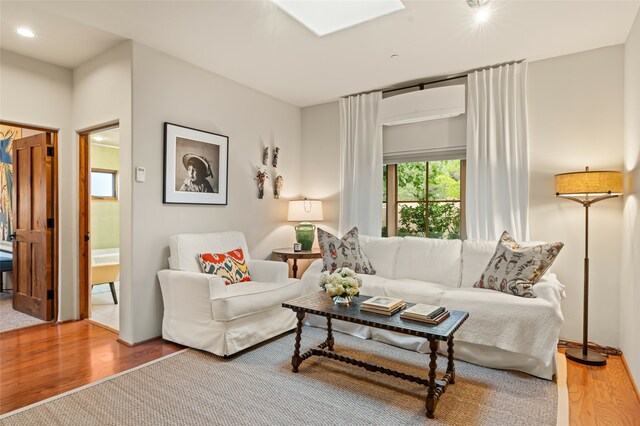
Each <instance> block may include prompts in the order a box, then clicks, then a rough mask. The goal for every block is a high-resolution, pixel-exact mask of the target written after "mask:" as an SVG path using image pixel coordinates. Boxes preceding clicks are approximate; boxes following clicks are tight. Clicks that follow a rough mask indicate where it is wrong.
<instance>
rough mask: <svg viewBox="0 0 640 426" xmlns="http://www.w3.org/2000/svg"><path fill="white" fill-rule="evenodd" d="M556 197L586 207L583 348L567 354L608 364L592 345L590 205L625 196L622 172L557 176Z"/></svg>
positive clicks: (582, 360)
mask: <svg viewBox="0 0 640 426" xmlns="http://www.w3.org/2000/svg"><path fill="white" fill-rule="evenodd" d="M555 186H556V196H557V197H564V198H566V199H568V200H572V201H576V202H578V203H580V204H582V206H583V207H584V215H585V216H584V217H585V222H584V307H583V317H582V349H575V348H574V349H567V351H566V352H565V356H566V357H567V358H569V359H570V360H572V361H575V362H578V363H580V364H587V365H605V364H606V363H607V358H606V357H605V356H604V355H601V354H599V353H597V352H595V351H590V350H589V349H588V348H589V346H588V343H589V342H588V334H589V333H588V330H589V207H591V205H592V204H595V203H597V202H598V201H602V200H607V199H609V198H615V197H617V196H619V195H622V172H612V171H599V172H592V171H589V168H588V167H587V168H586V169H585V171H584V172H573V173H563V174H559V175H556V176H555Z"/></svg>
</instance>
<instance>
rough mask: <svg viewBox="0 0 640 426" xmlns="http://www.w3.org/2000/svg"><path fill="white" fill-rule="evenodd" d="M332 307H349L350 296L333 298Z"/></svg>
mask: <svg viewBox="0 0 640 426" xmlns="http://www.w3.org/2000/svg"><path fill="white" fill-rule="evenodd" d="M333 304H334V305H350V304H351V296H345V297H342V296H334V297H333Z"/></svg>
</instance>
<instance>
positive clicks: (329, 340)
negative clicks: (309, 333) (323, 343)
mask: <svg viewBox="0 0 640 426" xmlns="http://www.w3.org/2000/svg"><path fill="white" fill-rule="evenodd" d="M327 349H328V350H330V351H332V350H333V332H332V330H331V317H327Z"/></svg>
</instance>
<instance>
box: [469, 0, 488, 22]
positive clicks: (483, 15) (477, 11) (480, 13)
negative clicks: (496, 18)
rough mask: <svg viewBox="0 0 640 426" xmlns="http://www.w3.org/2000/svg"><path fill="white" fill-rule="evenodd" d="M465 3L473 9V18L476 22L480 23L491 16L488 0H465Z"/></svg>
mask: <svg viewBox="0 0 640 426" xmlns="http://www.w3.org/2000/svg"><path fill="white" fill-rule="evenodd" d="M467 5H469V7H470V8H471V9H473V19H474V21H476V23H477V24H482V23H483V22H486V21H488V20H489V18H490V17H491V7H490V6H489V0H467Z"/></svg>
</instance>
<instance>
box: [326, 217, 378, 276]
mask: <svg viewBox="0 0 640 426" xmlns="http://www.w3.org/2000/svg"><path fill="white" fill-rule="evenodd" d="M318 245H319V246H320V252H321V253H322V262H323V263H324V267H323V268H322V270H323V271H329V272H333V271H335V270H336V269H338V268H349V269H351V270H353V271H355V272H357V273H358V274H367V275H373V274H375V273H376V271H375V270H374V269H373V266H371V262H369V259H367V256H366V255H365V254H364V252H363V251H362V249H361V248H360V240H359V239H358V228H353V229H352V230H350V231H349V232H347V233H346V234H344V235H343V237H342V238H338V237H336V236H335V235H333V234H331V233H329V232H327V231H325V230H322V229H320V228H318Z"/></svg>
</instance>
